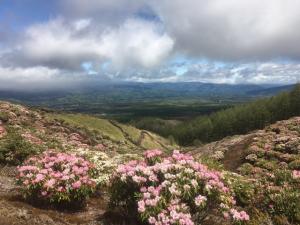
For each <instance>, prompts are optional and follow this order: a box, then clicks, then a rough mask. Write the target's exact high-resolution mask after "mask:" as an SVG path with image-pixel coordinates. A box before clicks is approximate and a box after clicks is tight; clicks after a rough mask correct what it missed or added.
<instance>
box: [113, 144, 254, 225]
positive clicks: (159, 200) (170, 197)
mask: <svg viewBox="0 0 300 225" xmlns="http://www.w3.org/2000/svg"><path fill="white" fill-rule="evenodd" d="M153 160H154V161H153ZM114 182H121V183H123V184H126V185H128V189H129V190H138V191H136V192H135V193H133V195H134V196H139V199H138V201H137V210H138V212H139V213H140V215H141V218H143V219H145V218H146V219H147V220H148V222H149V223H150V224H155V225H171V224H180V225H193V224H194V223H195V222H196V221H193V220H192V218H193V216H192V214H191V211H195V210H196V211H199V210H200V211H201V210H203V209H204V208H205V207H206V205H207V202H209V201H213V202H217V203H218V204H219V205H223V207H220V209H219V210H220V211H221V212H224V213H228V215H231V216H232V217H231V218H232V219H234V220H236V221H244V220H247V218H248V219H249V216H248V214H247V213H246V212H243V211H242V212H238V211H237V210H235V209H234V208H233V206H234V204H235V200H234V198H233V197H232V194H231V192H230V190H229V188H228V187H227V186H226V185H225V183H224V181H223V177H222V174H221V173H220V172H218V171H214V170H210V169H208V168H207V166H205V165H203V164H201V163H199V162H196V161H195V160H194V159H193V157H192V156H190V155H187V154H182V153H180V152H179V151H174V152H173V154H172V156H171V157H162V152H161V151H159V150H152V151H146V152H145V160H142V161H131V162H129V163H127V164H124V165H120V166H119V167H118V168H117V170H116V174H115V176H114V180H113V185H114V184H115V183H114ZM132 185H133V186H132ZM115 186H118V185H115ZM112 187H113V186H112ZM122 187H124V185H123V186H122ZM192 209H193V210H192ZM231 210H235V211H234V212H235V214H232V213H230V212H231ZM232 212H233V211H232Z"/></svg>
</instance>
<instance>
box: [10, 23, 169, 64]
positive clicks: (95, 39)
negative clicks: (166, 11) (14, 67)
mask: <svg viewBox="0 0 300 225" xmlns="http://www.w3.org/2000/svg"><path fill="white" fill-rule="evenodd" d="M172 48H173V40H172V39H171V38H170V37H169V36H168V35H167V34H165V33H164V32H163V31H162V30H161V28H160V25H159V24H157V23H154V22H148V21H143V20H137V19H128V20H127V21H126V22H124V24H122V25H120V26H119V27H117V28H116V27H107V28H106V29H105V30H98V29H97V27H96V23H92V21H91V20H90V19H83V20H77V21H74V22H66V21H65V20H64V19H62V18H59V19H56V20H52V21H50V22H47V23H43V24H37V25H33V26H31V27H29V28H28V29H27V30H26V34H25V39H24V41H21V42H20V43H19V47H18V50H17V51H15V53H16V54H15V55H14V56H13V57H11V58H10V59H11V61H12V62H14V61H17V63H20V62H21V63H25V64H27V65H30V66H32V65H34V66H35V65H43V66H49V67H52V68H67V69H79V68H80V65H81V64H82V63H84V62H86V61H88V62H95V64H100V63H102V62H105V61H110V62H111V63H112V66H113V67H116V68H117V69H122V68H126V67H130V66H136V67H139V66H142V67H152V66H156V65H158V64H160V63H161V62H162V61H163V60H164V59H165V58H166V57H167V56H168V55H169V54H170V52H171V51H172Z"/></svg>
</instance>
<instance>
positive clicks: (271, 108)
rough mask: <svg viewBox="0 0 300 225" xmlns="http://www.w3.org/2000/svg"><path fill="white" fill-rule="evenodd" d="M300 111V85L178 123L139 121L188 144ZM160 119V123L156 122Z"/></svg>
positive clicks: (141, 125) (244, 130) (257, 126)
mask: <svg viewBox="0 0 300 225" xmlns="http://www.w3.org/2000/svg"><path fill="white" fill-rule="evenodd" d="M297 115H300V85H296V86H295V87H294V88H293V89H292V90H291V91H289V92H282V93H280V94H278V95H275V96H272V97H268V98H261V99H257V100H255V101H252V102H248V103H244V104H239V105H236V106H234V107H231V108H228V109H224V110H219V111H217V112H214V113H211V114H210V115H206V116H199V117H197V118H194V119H191V120H187V121H185V122H182V123H178V124H171V123H168V122H164V121H159V120H157V119H152V120H151V119H150V120H149V119H148V120H145V119H144V120H141V121H138V122H136V123H135V125H136V126H137V127H139V128H141V129H148V130H151V131H154V132H157V133H158V134H160V135H162V136H165V137H168V136H173V137H174V138H175V140H176V141H177V142H178V143H179V144H181V145H185V146H188V145H193V144H197V143H198V144H199V143H207V142H211V141H215V140H219V139H222V138H224V137H226V136H231V135H235V134H245V133H247V132H250V131H252V130H255V129H262V128H263V127H264V126H266V125H268V124H271V123H274V122H276V121H278V120H283V119H288V118H290V117H293V116H297ZM156 121H158V122H159V123H155V122H156ZM160 124H161V125H160Z"/></svg>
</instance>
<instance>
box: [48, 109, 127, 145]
mask: <svg viewBox="0 0 300 225" xmlns="http://www.w3.org/2000/svg"><path fill="white" fill-rule="evenodd" d="M50 117H52V118H54V119H61V120H64V121H65V122H67V123H69V124H71V125H75V126H83V127H88V128H89V129H94V130H97V131H99V132H100V133H101V134H102V135H104V136H107V137H109V139H111V140H113V141H125V140H126V138H125V137H124V135H123V133H122V131H121V130H120V129H119V128H117V127H116V126H114V125H113V124H112V123H111V122H109V121H108V120H105V119H100V118H96V117H93V116H89V115H82V114H51V115H50Z"/></svg>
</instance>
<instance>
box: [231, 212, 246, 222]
mask: <svg viewBox="0 0 300 225" xmlns="http://www.w3.org/2000/svg"><path fill="white" fill-rule="evenodd" d="M230 213H231V214H232V218H233V219H234V220H237V221H248V220H249V219H250V218H249V215H248V214H247V213H246V212H245V211H240V212H238V211H237V210H236V209H231V210H230Z"/></svg>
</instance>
